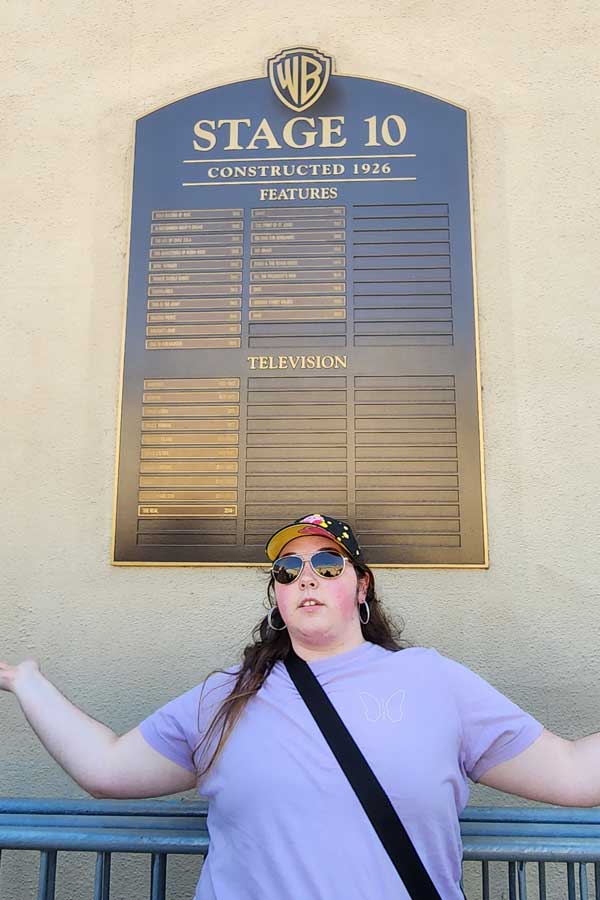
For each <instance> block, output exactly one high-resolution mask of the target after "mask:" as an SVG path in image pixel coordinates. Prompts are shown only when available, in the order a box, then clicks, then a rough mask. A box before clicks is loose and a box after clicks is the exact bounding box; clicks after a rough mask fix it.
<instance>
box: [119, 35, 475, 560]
mask: <svg viewBox="0 0 600 900" xmlns="http://www.w3.org/2000/svg"><path fill="white" fill-rule="evenodd" d="M479 406H480V404H479V379H478V359H477V323H476V306H475V294H474V276H473V247H472V214H471V203H470V182H469V144H468V121H467V113H466V111H465V110H464V109H463V108H462V107H459V106H457V105H455V104H452V103H448V102H445V101H443V100H440V99H438V98H436V97H432V96H430V95H428V94H424V93H422V92H419V91H415V90H410V89H408V88H405V87H399V86H397V85H394V84H389V83H387V82H380V81H375V80H372V79H368V78H359V77H350V76H344V75H338V74H335V72H334V68H333V65H332V61H331V59H330V58H329V57H327V56H326V55H325V54H322V53H320V52H319V51H316V50H311V49H308V48H293V49H292V50H289V51H284V52H283V53H281V54H278V55H277V56H275V57H273V59H271V60H270V61H269V64H268V74H267V75H266V76H265V77H261V78H253V79H250V80H248V81H242V82H238V83H236V84H229V85H225V86H223V87H219V88H214V89H212V90H207V91H202V92H200V93H198V94H195V95H193V96H191V97H186V98H184V99H183V100H178V101H177V102H175V103H171V104H169V105H168V106H165V107H162V108H161V109H158V110H156V111H155V112H152V113H150V114H148V115H146V116H144V117H142V118H141V119H139V120H138V122H137V128H136V140H135V164H134V181H133V198H132V220H131V243H130V259H129V288H128V300H127V318H126V331H125V356H124V363H123V384H122V403H121V421H120V438H119V458H118V477H117V491H116V500H115V507H116V511H115V533H114V562H115V563H117V564H140V565H141V564H164V565H169V564H175V565H177V564H179V565H194V564H198V565H201V564H210V563H220V564H224V563H225V564H231V563H238V564H239V563H262V562H264V559H265V558H264V552H263V547H264V542H265V540H266V538H267V537H268V536H269V534H270V533H271V532H272V531H273V530H274V529H275V528H276V527H278V526H279V525H280V524H281V523H284V522H285V521H288V520H290V519H293V518H297V517H299V516H301V515H305V514H308V513H312V512H324V513H329V514H330V515H333V516H336V517H340V518H344V519H348V520H349V521H350V522H351V523H352V524H353V525H354V526H355V527H356V529H357V532H358V534H359V535H360V537H361V539H362V543H363V546H364V547H365V550H366V552H367V554H368V558H369V560H370V561H371V562H373V563H374V564H382V565H399V566H471V567H482V566H486V565H487V541H486V527H485V506H484V491H483V472H482V441H481V423H480V411H479Z"/></svg>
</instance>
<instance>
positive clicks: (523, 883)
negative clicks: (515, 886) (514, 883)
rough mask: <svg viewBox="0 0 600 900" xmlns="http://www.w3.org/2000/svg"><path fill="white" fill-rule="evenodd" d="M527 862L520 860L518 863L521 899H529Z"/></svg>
mask: <svg viewBox="0 0 600 900" xmlns="http://www.w3.org/2000/svg"><path fill="white" fill-rule="evenodd" d="M525 866H526V863H525V862H523V860H520V862H519V864H518V869H517V873H518V879H519V900H527V872H526V869H525Z"/></svg>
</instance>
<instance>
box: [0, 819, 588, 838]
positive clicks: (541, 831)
mask: <svg viewBox="0 0 600 900" xmlns="http://www.w3.org/2000/svg"><path fill="white" fill-rule="evenodd" d="M1 821H2V816H0V822H1ZM460 830H461V833H462V835H463V837H465V836H467V835H471V834H474V835H477V836H479V837H495V836H496V835H498V836H504V835H506V836H507V837H520V836H524V837H536V838H542V837H557V838H561V837H565V838H568V837H582V838H594V837H600V825H593V824H590V823H588V824H585V825H584V824H581V825H572V824H553V823H551V822H461V826H460Z"/></svg>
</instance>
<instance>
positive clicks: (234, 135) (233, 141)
mask: <svg viewBox="0 0 600 900" xmlns="http://www.w3.org/2000/svg"><path fill="white" fill-rule="evenodd" d="M251 124H252V122H251V121H250V119H219V121H218V122H217V128H221V127H222V126H223V125H225V126H229V127H228V128H226V131H227V132H228V134H229V141H228V143H227V144H226V145H225V147H223V150H243V149H244V148H243V147H242V145H241V144H240V142H239V133H240V125H247V126H248V128H250V126H251Z"/></svg>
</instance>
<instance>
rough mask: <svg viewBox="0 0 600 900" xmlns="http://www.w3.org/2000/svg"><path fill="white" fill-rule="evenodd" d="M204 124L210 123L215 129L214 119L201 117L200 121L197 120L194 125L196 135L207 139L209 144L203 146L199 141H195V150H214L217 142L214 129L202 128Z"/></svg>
mask: <svg viewBox="0 0 600 900" xmlns="http://www.w3.org/2000/svg"><path fill="white" fill-rule="evenodd" d="M203 125H208V126H209V127H210V128H212V129H213V131H214V127H215V122H214V119H200V121H199V122H196V124H195V125H194V134H195V135H196V137H199V138H200V139H201V140H203V141H206V143H207V146H206V147H203V146H202V145H201V144H199V143H198V141H194V150H212V149H213V147H214V146H215V144H216V143H217V139H216V137H215V135H214V134H213V131H208V129H206V128H202V126H203Z"/></svg>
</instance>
